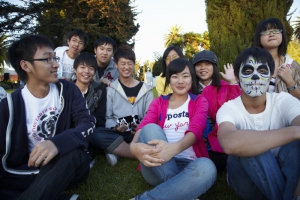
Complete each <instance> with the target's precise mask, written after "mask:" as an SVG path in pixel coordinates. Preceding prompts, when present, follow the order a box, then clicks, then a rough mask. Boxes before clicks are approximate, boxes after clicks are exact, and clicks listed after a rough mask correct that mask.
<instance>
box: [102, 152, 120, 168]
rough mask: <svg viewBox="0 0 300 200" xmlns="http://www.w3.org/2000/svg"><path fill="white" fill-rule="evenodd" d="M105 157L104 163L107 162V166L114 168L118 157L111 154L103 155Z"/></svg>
mask: <svg viewBox="0 0 300 200" xmlns="http://www.w3.org/2000/svg"><path fill="white" fill-rule="evenodd" d="M105 155H106V161H107V162H108V164H110V165H111V166H114V165H116V164H117V162H118V159H119V158H118V156H116V155H114V154H112V153H105Z"/></svg>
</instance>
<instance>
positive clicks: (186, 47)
mask: <svg viewBox="0 0 300 200" xmlns="http://www.w3.org/2000/svg"><path fill="white" fill-rule="evenodd" d="M169 31H170V33H169V34H167V35H166V36H165V46H166V47H168V46H171V45H175V46H178V47H179V48H181V50H182V51H183V53H184V56H185V58H187V59H192V58H193V56H194V55H195V54H196V53H197V52H199V51H200V50H203V49H206V50H208V49H210V42H209V34H208V32H207V31H205V32H204V33H203V34H200V33H194V32H188V33H181V27H178V26H177V25H175V26H172V27H171V29H170V30H169Z"/></svg>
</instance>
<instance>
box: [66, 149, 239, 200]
mask: <svg viewBox="0 0 300 200" xmlns="http://www.w3.org/2000/svg"><path fill="white" fill-rule="evenodd" d="M137 165H138V161H136V160H130V159H126V158H121V159H120V160H119V161H118V163H117V165H115V166H110V165H109V164H108V163H107V162H106V159H105V154H104V153H103V152H100V153H99V155H97V157H96V163H95V165H94V167H93V168H92V169H91V171H90V175H89V178H88V180H87V181H86V182H85V183H84V184H82V185H81V186H80V187H78V188H76V189H73V190H69V191H67V192H68V193H75V194H79V195H80V199H84V200H85V199H86V200H94V199H101V200H123V199H124V200H128V199H130V198H133V197H134V196H135V195H137V194H140V193H142V192H143V191H145V190H149V189H151V188H153V187H152V186H150V185H149V184H147V183H146V181H145V180H144V179H143V177H142V175H141V173H140V172H139V171H138V170H137ZM200 199H201V200H205V199H207V200H211V199H220V200H224V199H225V200H226V199H230V200H231V199H232V200H235V199H236V200H238V197H236V195H235V194H234V192H233V191H232V190H231V189H230V188H229V187H228V185H227V182H226V173H225V171H224V172H221V173H219V174H218V178H217V181H216V182H215V184H214V185H213V187H212V188H210V189H209V190H208V191H207V192H206V193H205V194H204V195H202V196H201V197H200Z"/></svg>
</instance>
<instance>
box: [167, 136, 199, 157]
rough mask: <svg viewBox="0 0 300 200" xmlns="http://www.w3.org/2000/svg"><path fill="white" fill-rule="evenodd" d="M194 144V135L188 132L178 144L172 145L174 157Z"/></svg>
mask: <svg viewBox="0 0 300 200" xmlns="http://www.w3.org/2000/svg"><path fill="white" fill-rule="evenodd" d="M194 143H195V135H194V134H193V133H192V132H188V133H187V134H185V136H184V137H183V138H182V139H181V140H179V141H178V142H175V143H173V144H172V145H173V146H174V151H175V155H177V154H179V153H181V152H182V151H184V150H186V149H187V148H189V147H190V146H192V145H193V144H194Z"/></svg>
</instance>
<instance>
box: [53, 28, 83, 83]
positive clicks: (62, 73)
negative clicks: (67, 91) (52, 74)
mask: <svg viewBox="0 0 300 200" xmlns="http://www.w3.org/2000/svg"><path fill="white" fill-rule="evenodd" d="M67 43H68V46H62V47H57V48H56V49H55V50H54V51H55V52H56V55H57V56H58V57H59V58H60V61H59V69H58V78H61V79H66V80H68V81H70V80H71V79H72V76H73V63H74V60H75V58H76V57H77V56H78V55H79V53H80V52H81V51H82V50H83V49H84V48H85V47H86V45H87V43H88V35H87V34H86V32H84V31H83V30H81V29H75V30H73V31H71V32H70V33H69V34H68V39H67Z"/></svg>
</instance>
